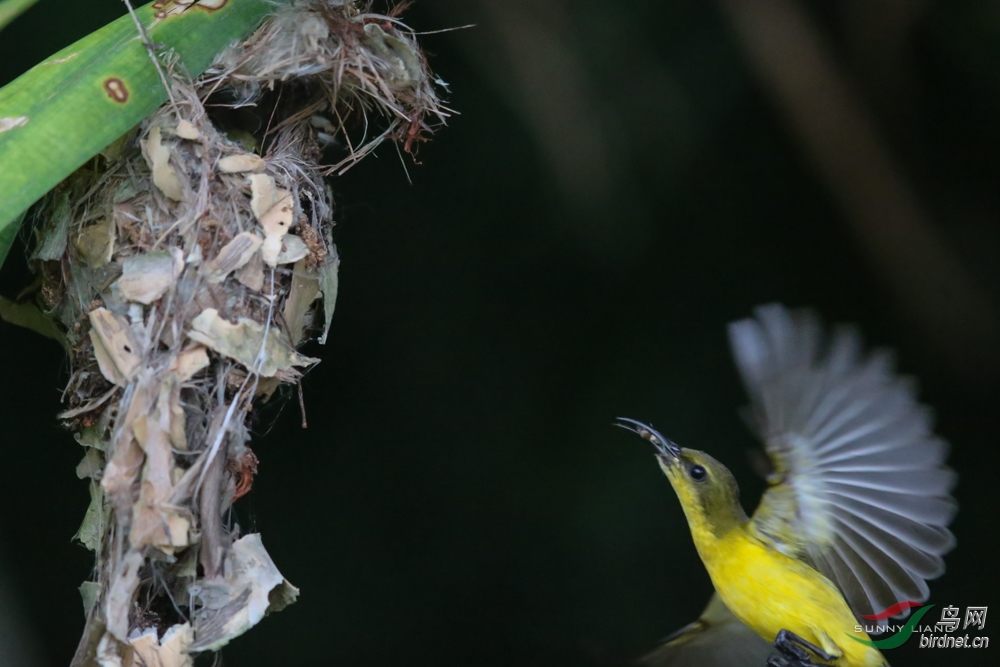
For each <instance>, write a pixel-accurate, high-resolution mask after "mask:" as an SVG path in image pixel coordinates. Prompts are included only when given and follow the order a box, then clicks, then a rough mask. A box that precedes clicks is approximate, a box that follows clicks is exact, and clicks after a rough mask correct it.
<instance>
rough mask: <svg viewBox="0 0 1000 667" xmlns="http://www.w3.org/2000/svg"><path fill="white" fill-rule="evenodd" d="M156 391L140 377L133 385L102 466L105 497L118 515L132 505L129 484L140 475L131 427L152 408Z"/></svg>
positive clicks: (148, 379) (152, 383)
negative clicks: (110, 449) (112, 444)
mask: <svg viewBox="0 0 1000 667" xmlns="http://www.w3.org/2000/svg"><path fill="white" fill-rule="evenodd" d="M155 388H156V382H155V380H153V379H152V378H151V377H147V376H142V379H141V380H140V381H139V382H137V383H136V387H135V390H134V391H133V393H132V400H131V402H130V403H129V406H128V411H127V412H126V413H125V418H124V419H122V420H121V427H120V428H119V430H118V438H117V441H116V442H115V446H114V453H112V455H111V458H110V460H108V463H107V465H106V466H105V467H104V476H103V477H101V486H102V487H104V492H105V493H107V494H108V498H109V499H111V501H112V503H114V506H115V509H116V510H118V511H119V512H123V511H125V510H126V509H127V508H129V507H130V506H131V504H132V493H131V489H132V484H133V482H135V479H136V477H137V476H138V474H139V467H140V466H141V465H142V460H143V457H144V456H143V453H142V449H140V448H139V445H138V444H137V443H136V442H135V433H134V432H133V426H134V425H135V423H136V421H137V420H138V419H139V417H140V416H141V415H145V414H147V413H148V412H149V411H150V410H151V409H152V407H153V398H154V394H153V391H154V390H155Z"/></svg>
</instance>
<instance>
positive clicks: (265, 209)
mask: <svg viewBox="0 0 1000 667" xmlns="http://www.w3.org/2000/svg"><path fill="white" fill-rule="evenodd" d="M248 178H249V180H250V190H251V198H250V208H251V209H253V214H254V215H255V216H256V217H257V220H258V222H260V226H261V227H262V228H263V229H264V243H263V245H262V246H261V249H260V253H261V258H262V259H263V260H264V263H265V264H267V265H268V266H271V267H274V266H277V264H278V255H279V254H281V240H282V238H283V237H284V236H285V234H287V233H288V230H289V229H290V228H291V226H292V221H293V218H294V215H295V199H294V197H293V196H292V193H291V192H289V191H288V190H283V189H281V188H279V187H277V186H276V185H275V183H274V179H273V178H272V177H271V176H268V175H267V174H253V175H251V176H249V177H248Z"/></svg>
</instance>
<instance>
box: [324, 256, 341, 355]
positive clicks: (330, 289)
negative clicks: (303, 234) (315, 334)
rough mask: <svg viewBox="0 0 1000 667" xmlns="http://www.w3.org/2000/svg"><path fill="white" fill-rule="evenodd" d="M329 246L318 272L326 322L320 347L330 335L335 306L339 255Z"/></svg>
mask: <svg viewBox="0 0 1000 667" xmlns="http://www.w3.org/2000/svg"><path fill="white" fill-rule="evenodd" d="M329 246H330V256H329V257H328V258H327V260H326V263H325V264H323V266H321V267H320V270H319V285H320V289H321V290H322V291H323V317H324V319H325V320H326V322H325V323H324V325H323V335H322V336H320V339H319V343H320V345H324V344H326V337H327V335H328V334H329V333H330V323H331V322H332V321H333V310H334V308H336V306H337V286H338V283H339V278H338V273H339V271H340V255H338V254H337V246H335V245H333V244H332V243H331V244H329Z"/></svg>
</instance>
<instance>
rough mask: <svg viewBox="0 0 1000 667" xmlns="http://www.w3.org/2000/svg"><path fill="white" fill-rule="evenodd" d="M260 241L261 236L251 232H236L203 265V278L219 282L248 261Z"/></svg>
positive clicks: (211, 281) (258, 246)
mask: <svg viewBox="0 0 1000 667" xmlns="http://www.w3.org/2000/svg"><path fill="white" fill-rule="evenodd" d="M261 243H262V240H261V238H260V237H259V236H257V235H256V234H254V233H253V232H243V233H241V234H237V235H236V236H235V237H234V238H233V240H232V241H230V242H229V243H227V244H226V245H224V246H222V250H220V251H219V255H218V256H217V257H216V258H215V259H213V260H212V261H211V262H209V263H208V264H206V265H205V269H204V275H205V279H206V280H207V281H208V282H210V283H221V282H222V281H223V280H225V279H226V276H228V275H229V274H230V273H231V272H233V271H235V270H237V269H239V268H240V267H242V266H244V265H245V264H246V263H247V262H249V261H250V258H251V257H252V256H253V254H254V253H255V252H257V249H258V248H260V245H261Z"/></svg>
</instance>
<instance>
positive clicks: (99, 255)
mask: <svg viewBox="0 0 1000 667" xmlns="http://www.w3.org/2000/svg"><path fill="white" fill-rule="evenodd" d="M168 69H170V68H169V67H168ZM168 74H170V75H171V80H172V81H173V90H172V91H171V97H172V102H171V103H170V104H168V105H165V106H164V107H162V108H161V109H160V110H159V111H157V112H156V113H155V114H154V115H152V116H151V117H150V118H148V119H147V120H146V121H145V122H144V123H143V124H142V126H141V127H140V128H137V129H136V130H135V131H133V132H132V133H130V134H129V135H127V136H126V137H123V138H122V139H121V140H119V141H118V142H116V143H115V144H114V145H113V146H111V147H109V148H108V149H107V150H105V151H104V153H103V154H102V156H101V157H99V158H95V160H94V161H92V163H91V164H88V165H87V166H85V167H84V168H82V169H80V170H79V171H78V172H77V173H76V174H74V175H73V176H72V177H71V178H69V179H67V181H66V182H64V183H63V184H61V185H60V186H59V187H58V188H57V189H56V190H54V191H53V192H52V193H50V195H49V196H48V197H47V199H46V200H45V202H44V203H43V205H42V210H41V212H40V215H38V216H37V220H38V221H39V222H38V224H37V225H36V235H37V243H36V245H35V250H34V253H33V265H34V266H35V267H36V268H37V270H38V271H39V273H40V274H41V290H40V297H39V298H40V301H41V302H42V303H43V310H44V311H45V313H47V314H48V315H49V317H50V318H52V320H54V321H55V322H57V323H58V324H59V329H60V331H61V332H62V335H63V337H64V339H65V344H66V346H67V349H68V351H69V354H70V357H71V361H72V374H71V377H70V380H69V383H68V385H67V387H66V391H65V394H64V399H65V402H66V406H67V409H66V411H65V412H63V413H62V415H61V419H63V420H64V422H65V423H66V424H67V425H68V426H69V427H70V428H71V429H72V430H73V431H74V432H75V434H76V438H77V440H78V441H79V442H80V444H81V445H83V446H84V447H85V451H86V455H85V456H84V459H83V461H81V463H80V466H79V467H78V470H77V472H78V474H79V475H80V477H81V478H89V479H90V480H91V487H90V488H91V497H92V502H91V505H90V508H89V509H88V510H87V514H86V518H85V520H84V522H83V525H82V526H81V528H80V532H79V534H78V538H79V539H80V540H81V541H82V542H83V543H84V544H85V545H86V546H87V547H88V548H90V549H92V550H93V551H94V553H95V555H96V564H95V569H94V577H93V580H92V581H88V582H85V583H84V584H83V586H82V587H81V592H82V594H83V597H84V603H85V608H86V610H87V626H86V630H85V633H84V637H83V639H82V640H81V643H80V647H79V649H78V651H77V655H76V657H75V659H74V665H98V664H99V665H101V666H102V667H107V666H109V665H116V666H117V665H126V666H127V665H131V664H162V665H164V666H167V667H176V666H181V665H190V664H191V660H192V655H193V654H195V653H197V652H199V651H205V650H213V649H216V648H218V647H220V646H222V645H224V644H225V643H227V642H228V641H230V640H231V639H232V638H233V637H235V636H237V635H239V634H241V633H242V632H244V631H246V630H247V629H248V628H249V627H251V626H253V625H254V624H255V623H257V622H258V621H259V620H260V619H261V618H262V617H263V616H264V615H265V614H267V613H269V612H272V611H276V610H278V609H281V608H283V607H284V606H286V605H287V604H289V603H291V602H292V601H294V600H295V597H296V595H297V593H298V591H297V590H296V589H295V587H293V586H292V585H291V584H289V583H288V582H287V581H285V579H284V578H283V577H282V575H281V574H280V573H279V571H278V570H277V568H276V567H275V565H274V563H273V562H272V561H271V559H270V557H269V556H268V555H267V552H266V551H265V550H264V548H263V545H262V543H261V540H260V537H259V535H255V534H251V535H239V529H238V527H237V526H235V525H230V523H228V522H227V520H226V518H225V514H226V511H227V510H228V508H229V507H230V506H231V504H232V503H233V501H235V500H236V499H237V498H239V497H240V496H241V495H242V494H244V493H246V491H247V490H248V489H249V487H250V484H251V483H252V480H253V475H254V473H255V472H256V467H257V458H256V457H255V456H254V454H253V452H252V451H251V450H250V448H249V447H248V444H247V443H248V440H249V436H248V431H247V417H248V413H250V412H251V411H252V410H253V408H254V405H255V402H259V401H262V400H266V399H267V398H269V397H270V396H271V394H272V393H273V392H275V391H276V390H277V389H278V387H279V386H280V385H282V384H294V383H297V382H298V381H299V379H300V377H301V375H302V373H303V372H305V371H306V370H307V369H309V368H310V367H312V366H313V365H314V364H315V363H316V362H317V361H318V360H317V359H313V358H310V357H307V356H304V355H302V354H301V353H299V352H298V351H297V349H296V348H297V347H298V346H299V345H300V344H301V343H302V342H303V341H304V340H307V339H308V338H309V337H310V336H311V335H312V334H314V333H319V339H320V342H325V340H326V336H327V332H328V330H329V328H330V322H331V317H332V314H333V308H334V302H335V299H336V294H337V267H338V263H339V260H338V256H337V251H336V248H335V247H334V245H333V243H332V241H331V228H332V226H333V220H332V201H331V190H330V188H329V186H328V185H327V184H326V183H325V182H324V180H323V176H324V175H326V174H328V173H330V172H331V171H333V170H338V169H343V168H345V167H346V166H349V165H350V164H353V163H354V162H356V161H357V160H358V159H359V158H360V157H361V156H363V155H364V154H366V153H367V152H369V151H370V150H371V148H373V147H374V145H376V144H377V143H378V142H380V141H382V140H384V139H386V138H389V139H394V140H397V141H399V142H400V145H401V147H402V148H403V149H404V150H406V151H412V150H413V149H414V145H415V142H417V141H418V140H420V139H422V138H423V137H424V136H425V134H426V133H427V132H428V131H429V130H431V129H433V126H434V125H436V124H439V123H441V122H443V120H444V119H445V118H446V117H447V115H448V111H447V109H445V108H444V107H443V106H442V105H441V103H440V102H439V100H438V97H437V95H436V94H435V89H434V86H435V80H434V79H432V78H431V75H430V73H429V71H428V68H427V64H426V61H425V59H424V57H423V55H422V54H421V52H420V50H419V48H418V46H417V44H416V41H415V39H414V36H413V34H412V33H411V32H410V31H409V30H408V29H407V28H406V27H405V26H404V25H403V24H402V23H400V22H399V20H398V19H397V18H396V17H395V16H383V15H377V14H373V13H371V12H369V11H367V10H366V9H363V8H359V7H358V6H356V5H355V4H354V3H353V2H337V1H334V0H307V1H305V2H298V3H296V4H294V5H293V6H291V7H287V8H284V9H282V10H280V11H279V12H278V13H277V14H276V15H275V16H274V17H272V18H271V19H270V20H268V21H267V22H266V23H265V25H264V26H262V27H261V28H260V29H259V30H258V31H257V33H256V34H254V35H253V36H252V37H251V38H250V39H248V40H247V41H246V42H244V43H242V44H239V45H236V46H235V47H233V48H232V49H231V50H229V51H228V52H227V53H226V54H224V55H223V56H221V57H220V58H219V60H218V62H217V63H216V65H215V66H214V67H213V68H212V69H211V70H209V72H208V73H206V74H205V75H204V76H203V77H201V78H200V79H198V80H196V81H193V82H184V81H183V80H181V78H180V75H179V73H177V72H172V73H170V72H168ZM437 83H440V82H437ZM246 106H251V107H254V108H255V109H256V111H257V113H256V116H255V117H257V118H261V119H264V121H266V126H265V127H264V130H263V131H260V132H258V133H257V134H256V135H255V136H253V137H250V136H249V135H247V134H246V133H245V132H243V133H241V132H240V131H239V129H238V128H233V127H226V126H225V125H226V123H225V122H223V121H222V120H220V113H221V112H220V113H216V111H218V110H220V109H222V108H228V109H232V108H238V107H246ZM206 109H208V111H206ZM213 110H216V111H213ZM224 115H225V114H222V116H224ZM379 121H381V122H379ZM371 127H380V128H381V131H380V132H379V133H378V134H374V133H373V132H372V131H371V130H370V129H369V128H371ZM369 134H372V135H374V136H370V137H369ZM248 144H250V145H248ZM253 144H256V145H253ZM324 147H325V148H326V153H325V154H326V155H327V156H329V155H330V154H331V151H336V150H338V149H339V150H342V159H340V160H327V161H326V163H324V160H323V155H324ZM321 314H322V315H321Z"/></svg>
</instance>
